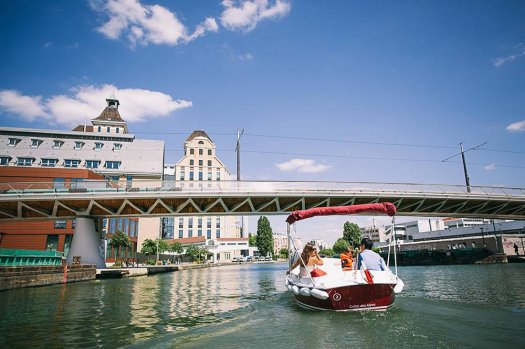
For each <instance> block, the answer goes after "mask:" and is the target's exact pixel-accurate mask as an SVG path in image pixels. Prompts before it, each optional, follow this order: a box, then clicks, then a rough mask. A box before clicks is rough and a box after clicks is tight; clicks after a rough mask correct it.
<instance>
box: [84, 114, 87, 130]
mask: <svg viewBox="0 0 525 349" xmlns="http://www.w3.org/2000/svg"><path fill="white" fill-rule="evenodd" d="M86 129H87V116H84V132H86Z"/></svg>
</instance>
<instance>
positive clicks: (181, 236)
mask: <svg viewBox="0 0 525 349" xmlns="http://www.w3.org/2000/svg"><path fill="white" fill-rule="evenodd" d="M183 237H184V231H183V230H182V229H179V239H182V238H183Z"/></svg>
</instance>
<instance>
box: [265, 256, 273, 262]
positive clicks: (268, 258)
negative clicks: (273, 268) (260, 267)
mask: <svg viewBox="0 0 525 349" xmlns="http://www.w3.org/2000/svg"><path fill="white" fill-rule="evenodd" d="M264 260H265V261H271V260H272V257H271V256H266V258H265V259H264Z"/></svg>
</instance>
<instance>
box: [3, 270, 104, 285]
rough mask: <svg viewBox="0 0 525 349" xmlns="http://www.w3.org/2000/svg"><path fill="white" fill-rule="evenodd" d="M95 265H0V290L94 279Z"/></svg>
mask: <svg viewBox="0 0 525 349" xmlns="http://www.w3.org/2000/svg"><path fill="white" fill-rule="evenodd" d="M95 275H96V269H95V265H67V266H18V267H0V290H9V289H13V288H22V287H33V286H46V285H53V284H62V283H68V282H78V281H86V280H95Z"/></svg>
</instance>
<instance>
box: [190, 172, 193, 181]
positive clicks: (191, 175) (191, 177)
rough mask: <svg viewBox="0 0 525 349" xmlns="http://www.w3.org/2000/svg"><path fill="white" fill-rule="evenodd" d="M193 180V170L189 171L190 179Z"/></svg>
mask: <svg viewBox="0 0 525 349" xmlns="http://www.w3.org/2000/svg"><path fill="white" fill-rule="evenodd" d="M192 180H193V171H190V181H192Z"/></svg>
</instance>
